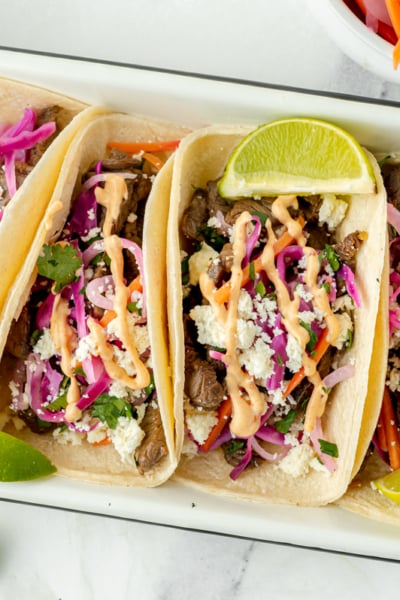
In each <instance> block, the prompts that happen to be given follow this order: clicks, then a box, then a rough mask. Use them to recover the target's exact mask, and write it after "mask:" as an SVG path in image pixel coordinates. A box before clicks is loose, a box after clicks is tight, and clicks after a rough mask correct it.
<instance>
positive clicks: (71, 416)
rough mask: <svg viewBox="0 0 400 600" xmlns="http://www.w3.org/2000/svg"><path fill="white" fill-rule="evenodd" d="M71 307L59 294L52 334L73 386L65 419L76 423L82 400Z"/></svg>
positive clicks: (79, 415) (69, 389) (54, 306)
mask: <svg viewBox="0 0 400 600" xmlns="http://www.w3.org/2000/svg"><path fill="white" fill-rule="evenodd" d="M68 315H69V306H68V300H66V299H65V298H62V297H61V294H57V296H56V297H55V300H54V304H53V311H52V315H51V319H50V334H51V337H52V339H53V342H54V345H55V347H56V349H57V351H58V352H59V353H60V355H61V369H62V371H63V373H65V375H67V377H70V378H71V385H70V386H69V388H68V392H67V407H66V409H65V418H66V420H67V421H70V422H72V421H76V420H77V419H79V418H80V417H81V415H82V412H81V411H80V410H79V408H78V407H77V406H76V403H77V402H78V400H79V398H80V391H79V385H78V381H77V379H76V377H75V375H74V373H73V367H72V363H73V351H74V348H75V347H76V344H77V339H76V335H75V332H74V330H73V329H72V327H71V326H70V325H69V323H68Z"/></svg>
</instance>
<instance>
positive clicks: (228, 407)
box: [200, 398, 232, 452]
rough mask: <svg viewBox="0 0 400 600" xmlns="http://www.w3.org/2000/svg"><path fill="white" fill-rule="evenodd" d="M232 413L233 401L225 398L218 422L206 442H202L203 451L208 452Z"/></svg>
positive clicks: (219, 410)
mask: <svg viewBox="0 0 400 600" xmlns="http://www.w3.org/2000/svg"><path fill="white" fill-rule="evenodd" d="M231 414H232V401H231V399H230V398H227V399H226V400H224V401H223V402H222V404H221V406H220V407H219V409H218V421H217V423H216V424H215V425H214V427H213V428H212V429H211V432H210V435H209V436H208V438H207V439H206V441H205V442H204V444H202V445H201V446H200V450H201V451H202V452H208V451H209V450H210V448H211V446H212V445H213V443H214V442H215V440H216V439H217V438H218V436H219V435H220V434H221V432H222V430H223V428H224V427H225V425H226V424H227V422H228V419H229V417H230V416H231Z"/></svg>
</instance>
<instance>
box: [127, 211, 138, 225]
mask: <svg viewBox="0 0 400 600" xmlns="http://www.w3.org/2000/svg"><path fill="white" fill-rule="evenodd" d="M136 219H137V215H136V214H135V213H134V212H130V213H129V215H128V218H127V219H126V220H127V221H128V223H134V222H135V221H136Z"/></svg>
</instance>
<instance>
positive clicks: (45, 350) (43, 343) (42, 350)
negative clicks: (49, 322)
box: [33, 327, 57, 360]
mask: <svg viewBox="0 0 400 600" xmlns="http://www.w3.org/2000/svg"><path fill="white" fill-rule="evenodd" d="M33 351H34V352H36V353H37V354H39V355H40V357H41V358H42V359H43V360H48V359H49V358H51V357H52V356H54V355H55V354H57V350H56V347H55V344H54V341H53V338H52V337H51V333H50V329H49V328H47V327H45V328H44V329H43V333H42V335H41V336H40V338H39V339H38V341H37V342H36V344H35V345H34V347H33Z"/></svg>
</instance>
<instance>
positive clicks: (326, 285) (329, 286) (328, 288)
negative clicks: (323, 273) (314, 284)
mask: <svg viewBox="0 0 400 600" xmlns="http://www.w3.org/2000/svg"><path fill="white" fill-rule="evenodd" d="M321 287H322V288H323V289H324V290H325V291H326V293H327V294H330V293H331V284H330V283H329V281H325V283H323V284H322V286H321Z"/></svg>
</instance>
